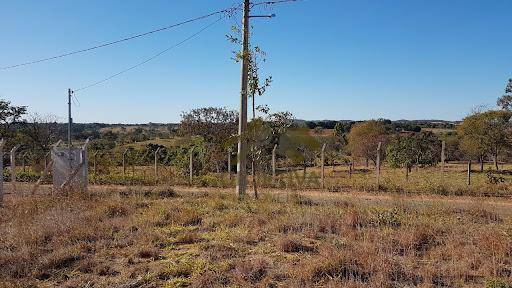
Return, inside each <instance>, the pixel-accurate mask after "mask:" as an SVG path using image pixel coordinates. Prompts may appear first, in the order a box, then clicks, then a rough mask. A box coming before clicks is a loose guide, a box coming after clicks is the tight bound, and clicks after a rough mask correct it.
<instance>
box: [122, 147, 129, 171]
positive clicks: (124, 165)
mask: <svg viewBox="0 0 512 288" xmlns="http://www.w3.org/2000/svg"><path fill="white" fill-rule="evenodd" d="M126 153H128V149H126V150H124V152H123V177H126V160H125V158H126Z"/></svg>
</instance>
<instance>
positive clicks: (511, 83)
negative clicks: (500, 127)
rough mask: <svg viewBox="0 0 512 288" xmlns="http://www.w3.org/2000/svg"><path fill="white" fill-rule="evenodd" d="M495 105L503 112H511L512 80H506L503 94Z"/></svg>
mask: <svg viewBox="0 0 512 288" xmlns="http://www.w3.org/2000/svg"><path fill="white" fill-rule="evenodd" d="M497 104H498V106H499V107H500V108H501V109H503V110H509V111H511V110H512V79H508V84H507V87H505V94H504V95H503V96H501V97H500V98H499V99H498V102H497Z"/></svg>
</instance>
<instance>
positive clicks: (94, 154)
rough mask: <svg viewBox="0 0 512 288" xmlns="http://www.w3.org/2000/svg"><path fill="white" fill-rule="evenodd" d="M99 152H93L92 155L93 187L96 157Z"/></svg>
mask: <svg viewBox="0 0 512 288" xmlns="http://www.w3.org/2000/svg"><path fill="white" fill-rule="evenodd" d="M98 153H99V151H94V153H93V154H92V172H93V173H94V174H93V175H94V185H96V176H97V175H98V174H96V156H97V155H98Z"/></svg>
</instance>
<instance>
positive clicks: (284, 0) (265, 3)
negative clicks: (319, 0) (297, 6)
mask: <svg viewBox="0 0 512 288" xmlns="http://www.w3.org/2000/svg"><path fill="white" fill-rule="evenodd" d="M299 1H302V0H275V1H261V2H256V3H252V4H251V5H252V6H253V7H254V6H260V5H274V4H282V3H290V2H299Z"/></svg>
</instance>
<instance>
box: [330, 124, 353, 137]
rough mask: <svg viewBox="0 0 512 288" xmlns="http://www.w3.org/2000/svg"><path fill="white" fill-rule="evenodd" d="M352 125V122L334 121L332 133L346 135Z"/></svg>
mask: <svg viewBox="0 0 512 288" xmlns="http://www.w3.org/2000/svg"><path fill="white" fill-rule="evenodd" d="M352 125H354V122H341V121H340V122H336V125H334V135H335V136H338V137H341V136H343V135H346V134H347V133H349V132H350V129H351V128H352Z"/></svg>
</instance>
